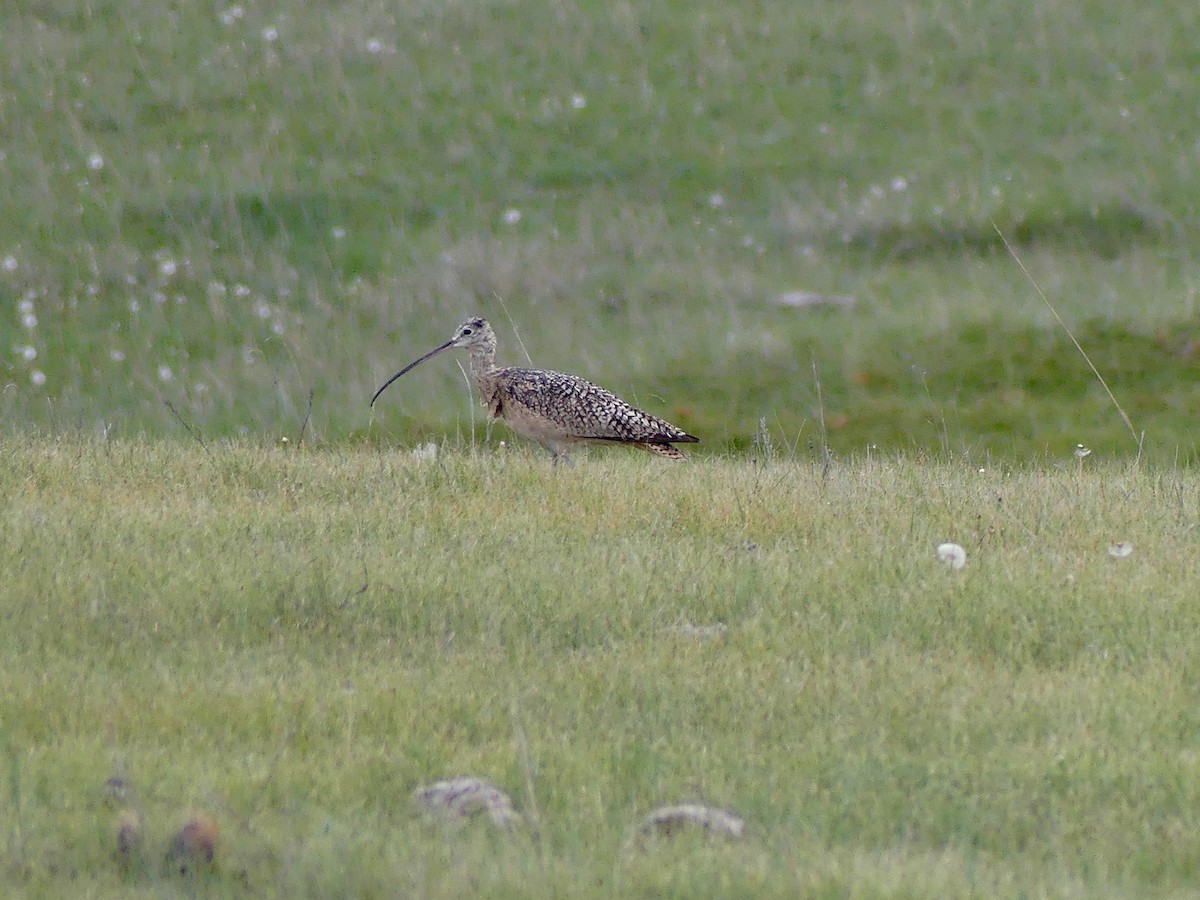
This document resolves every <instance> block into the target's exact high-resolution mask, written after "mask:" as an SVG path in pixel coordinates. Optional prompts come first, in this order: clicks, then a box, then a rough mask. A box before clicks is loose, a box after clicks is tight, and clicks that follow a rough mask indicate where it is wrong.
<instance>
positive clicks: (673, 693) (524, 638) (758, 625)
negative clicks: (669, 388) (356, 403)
mask: <svg viewBox="0 0 1200 900" xmlns="http://www.w3.org/2000/svg"><path fill="white" fill-rule="evenodd" d="M0 453H2V455H3V459H4V461H5V463H4V466H3V467H2V468H0V479H2V481H0V489H2V491H3V496H4V497H5V498H6V500H5V503H4V505H3V513H2V516H3V518H2V520H0V558H3V559H4V560H5V561H6V567H5V568H6V577H5V579H4V582H3V584H2V585H0V603H2V604H3V608H4V609H5V610H7V618H8V625H7V627H6V628H5V629H4V631H3V637H0V657H2V658H3V659H4V666H3V674H2V682H3V683H2V684H0V689H2V691H3V696H4V697H5V704H4V711H3V717H2V719H0V722H2V728H3V730H2V735H3V750H4V754H5V767H6V770H7V771H6V778H5V784H6V790H5V792H4V797H3V801H2V808H3V810H4V813H3V822H4V826H3V827H4V829H5V838H6V853H5V857H4V867H3V874H4V877H5V879H6V880H7V882H8V884H9V885H10V886H13V885H15V886H19V887H20V888H21V889H23V890H24V891H27V892H29V893H32V894H38V895H43V896H61V895H63V894H64V893H74V892H78V893H81V894H82V893H86V894H88V895H94V896H159V895H161V893H162V892H163V891H164V890H170V889H171V885H173V884H175V883H176V882H177V879H170V880H167V876H166V875H164V874H163V871H162V866H161V862H160V861H161V858H162V855H163V853H164V852H165V849H166V847H167V845H168V843H169V840H170V836H171V834H172V832H173V831H174V830H175V829H176V828H178V827H179V826H180V825H181V824H182V822H183V821H184V820H185V818H186V816H187V815H188V811H189V810H196V809H199V810H204V811H207V812H208V813H209V814H211V815H213V816H215V817H216V819H217V820H218V821H219V822H220V823H221V825H222V842H223V843H221V844H220V845H219V847H218V853H217V865H216V867H215V868H214V869H213V871H211V872H209V873H205V874H204V875H203V876H202V877H201V878H199V879H198V884H197V885H196V886H197V887H199V888H201V889H202V890H203V891H204V892H205V893H214V894H218V895H220V894H237V893H242V892H248V893H253V894H254V895H256V896H262V895H281V896H293V897H294V896H314V897H329V896H396V895H399V896H462V895H468V894H469V895H478V894H485V895H489V896H516V895H523V896H551V895H558V896H563V895H571V896H664V895H668V896H750V895H755V896H768V895H771V896H797V895H804V896H829V897H835V896H864V897H866V896H979V897H994V896H999V895H1009V896H1014V895H1022V896H1087V897H1095V896H1105V895H1111V896H1123V895H1124V896H1149V895H1154V896H1171V895H1174V894H1179V893H1191V892H1192V891H1194V889H1195V887H1196V884H1197V880H1198V876H1200V837H1198V834H1200V832H1198V831H1197V829H1196V821H1195V817H1196V804H1197V800H1198V798H1200V752H1198V749H1197V748H1198V744H1197V741H1198V739H1200V706H1197V703H1196V691H1197V683H1198V682H1197V671H1196V662H1195V661H1196V660H1197V659H1200V611H1198V610H1197V607H1196V603H1195V597H1196V588H1197V581H1196V577H1195V574H1194V572H1195V569H1194V566H1191V565H1190V560H1191V558H1192V557H1193V556H1194V554H1195V552H1196V534H1197V531H1196V528H1197V524H1198V523H1200V490H1198V487H1197V485H1196V483H1195V480H1194V479H1193V478H1190V477H1187V476H1184V475H1182V474H1180V473H1178V472H1174V471H1164V472H1156V471H1150V470H1147V469H1146V468H1145V467H1142V468H1140V469H1132V468H1130V467H1128V466H1121V465H1113V464H1105V465H1100V466H1097V467H1094V468H1093V467H1092V466H1090V465H1088V464H1087V462H1088V461H1085V464H1084V465H1083V466H1082V467H1078V466H1077V467H1073V468H1070V469H1067V470H1063V471H1059V470H1053V471H1043V470H1041V469H1029V468H1018V469H1011V470H1010V469H994V470H987V471H984V472H980V471H978V469H976V468H974V467H967V466H961V465H953V464H946V463H930V462H920V461H898V460H875V461H871V462H869V463H868V462H864V463H862V464H858V465H854V466H851V467H846V468H843V467H841V466H838V465H836V464H835V465H834V466H833V467H832V468H831V469H830V470H829V471H828V472H827V473H825V474H822V470H821V468H820V467H818V466H815V465H810V464H807V463H797V462H792V461H782V460H777V461H774V462H763V463H759V464H755V465H749V464H747V463H746V462H745V461H742V460H716V459H713V460H700V461H696V462H694V463H691V464H685V465H676V466H668V465H667V464H666V463H664V462H662V461H660V460H655V459H652V458H648V457H644V456H641V455H633V456H630V455H629V454H617V453H611V454H607V455H605V456H603V457H599V456H597V457H596V458H593V459H590V460H588V462H587V463H586V464H581V465H578V466H576V467H575V468H573V469H559V470H552V469H551V468H550V467H549V466H548V465H547V464H546V462H545V460H544V459H543V458H542V457H541V456H537V457H534V456H532V455H530V454H526V453H523V452H520V451H514V450H509V451H507V452H498V453H491V454H484V455H479V456H470V455H461V454H457V455H456V454H450V455H445V456H443V458H442V459H441V460H440V461H437V462H429V461H422V460H419V459H416V458H414V457H411V456H408V455H405V454H395V453H380V452H378V451H376V450H373V449H360V450H354V451H350V450H347V449H345V448H342V449H337V450H329V451H324V450H322V451H303V450H301V451H295V450H290V451H289V450H280V449H269V448H268V449H261V448H255V447H253V446H248V445H245V444H242V445H235V446H219V447H216V446H214V447H210V449H209V452H205V451H204V450H202V449H200V448H199V447H197V446H183V447H179V446H170V445H165V444H161V443H151V444H139V443H126V442H116V443H101V442H78V441H71V442H61V443H48V442H46V441H42V440H9V441H7V442H5V443H4V444H3V445H2V446H0ZM147 473H153V477H147ZM945 540H955V541H958V542H960V543H961V544H963V545H964V546H965V547H966V549H967V553H968V556H969V559H968V563H967V566H966V568H965V569H964V570H962V571H959V572H956V571H951V570H950V569H949V568H947V567H945V566H943V565H942V564H941V563H939V562H938V561H937V559H936V558H935V555H934V548H935V547H936V546H937V545H938V544H939V543H940V542H942V541H945ZM1116 541H1125V542H1129V543H1131V544H1132V545H1133V548H1134V550H1133V553H1132V554H1131V555H1130V556H1128V557H1127V558H1124V559H1114V558H1111V557H1110V555H1109V552H1108V549H1107V548H1108V546H1109V545H1110V544H1111V543H1114V542H1116ZM686 625H692V626H701V627H706V626H714V625H723V626H725V630H724V632H723V633H721V634H718V635H716V636H709V637H705V636H703V635H695V634H689V633H687V630H686V629H681V627H680V626H686ZM114 773H115V774H120V775H121V776H122V777H124V778H126V779H127V780H128V781H129V783H130V784H131V786H132V789H133V791H134V792H135V794H134V796H135V798H136V801H135V802H136V803H137V804H139V807H140V809H141V811H142V813H143V815H144V816H145V820H146V851H145V854H146V858H145V860H144V868H143V867H142V866H141V865H139V866H136V867H131V869H130V871H128V872H126V873H124V874H123V873H122V869H121V867H120V866H119V865H118V862H117V860H116V858H115V857H116V838H115V829H116V824H115V823H116V821H117V817H118V813H119V811H118V810H110V809H109V808H107V807H106V806H105V805H104V803H103V786H104V782H105V780H106V779H107V778H109V777H110V776H111V775H113V774H114ZM462 774H474V775H480V776H483V777H487V778H490V779H492V780H493V781H495V782H496V783H497V784H498V785H500V786H501V787H502V788H504V789H505V790H506V791H508V792H509V793H510V794H511V795H512V797H513V799H514V802H515V803H516V805H517V807H518V808H519V809H520V810H521V811H522V812H523V813H524V814H525V815H526V816H527V817H528V819H529V825H528V826H527V827H526V828H524V829H521V830H519V831H518V832H516V833H515V834H513V835H511V836H504V835H498V834H494V833H492V832H491V831H490V830H489V829H488V827H487V826H486V825H485V824H483V823H479V824H477V825H472V826H469V827H468V828H466V829H465V830H462V831H451V832H447V831H446V830H445V829H444V828H443V827H441V826H437V825H434V824H430V823H428V822H427V821H425V820H423V819H422V817H421V816H420V815H419V814H418V811H417V810H416V809H415V807H414V806H413V805H412V803H411V801H410V799H409V794H410V792H411V791H412V789H413V788H414V787H415V786H417V785H419V784H423V783H427V782H430V781H434V780H437V779H439V778H443V777H448V776H454V775H462ZM681 800H688V801H696V800H700V801H705V802H708V803H714V804H717V805H720V806H723V807H728V808H731V809H733V810H736V811H737V812H738V813H739V814H741V815H742V816H744V817H745V818H746V820H747V822H748V831H747V837H746V838H745V840H743V841H740V842H734V843H722V842H717V843H715V844H710V843H707V842H705V841H703V840H699V839H691V838H690V837H685V838H684V839H683V840H682V841H658V842H651V843H650V844H649V845H639V844H637V843H636V842H634V841H633V840H632V838H633V836H634V829H635V827H636V826H637V824H638V823H639V821H640V820H641V818H642V817H643V816H644V815H645V814H646V813H647V812H648V811H649V810H650V809H651V808H652V807H654V806H657V805H659V804H662V803H671V802H678V801H681ZM190 883H191V882H187V881H185V882H183V884H185V885H186V884H190Z"/></svg>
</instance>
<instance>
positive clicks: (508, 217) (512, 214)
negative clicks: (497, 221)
mask: <svg viewBox="0 0 1200 900" xmlns="http://www.w3.org/2000/svg"><path fill="white" fill-rule="evenodd" d="M502 218H503V219H504V224H505V225H516V224H517V223H518V222H520V221H521V211H520V210H519V209H506V210H505V211H504V215H503V216H502Z"/></svg>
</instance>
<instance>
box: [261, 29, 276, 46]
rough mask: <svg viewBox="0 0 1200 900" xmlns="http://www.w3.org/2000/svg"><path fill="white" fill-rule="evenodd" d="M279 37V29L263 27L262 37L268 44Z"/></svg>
mask: <svg viewBox="0 0 1200 900" xmlns="http://www.w3.org/2000/svg"><path fill="white" fill-rule="evenodd" d="M278 38H279V30H278V29H276V28H271V27H267V28H264V29H263V32H262V39H263V40H264V41H266V42H267V43H268V44H269V43H271V42H273V41H275V40H277V39H278Z"/></svg>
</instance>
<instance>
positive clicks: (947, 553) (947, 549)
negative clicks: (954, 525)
mask: <svg viewBox="0 0 1200 900" xmlns="http://www.w3.org/2000/svg"><path fill="white" fill-rule="evenodd" d="M937 558H938V559H939V560H940V561H941V562H943V563H944V564H945V565H947V566H949V567H950V568H952V569H954V570H955V571H958V570H959V569H961V568H963V567H964V566H966V564H967V551H966V550H964V549H963V548H962V545H961V544H949V543H947V544H938V548H937Z"/></svg>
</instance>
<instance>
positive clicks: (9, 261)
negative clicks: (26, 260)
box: [2, 256, 17, 272]
mask: <svg viewBox="0 0 1200 900" xmlns="http://www.w3.org/2000/svg"><path fill="white" fill-rule="evenodd" d="M2 265H3V266H4V271H5V272H15V271H17V258H16V257H15V256H6V257H4V262H3V263H2Z"/></svg>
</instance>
